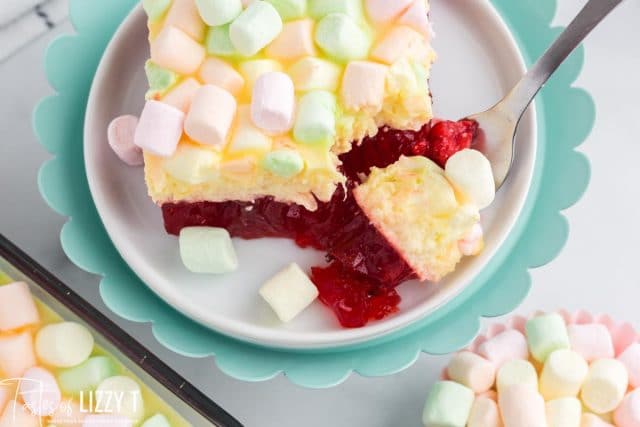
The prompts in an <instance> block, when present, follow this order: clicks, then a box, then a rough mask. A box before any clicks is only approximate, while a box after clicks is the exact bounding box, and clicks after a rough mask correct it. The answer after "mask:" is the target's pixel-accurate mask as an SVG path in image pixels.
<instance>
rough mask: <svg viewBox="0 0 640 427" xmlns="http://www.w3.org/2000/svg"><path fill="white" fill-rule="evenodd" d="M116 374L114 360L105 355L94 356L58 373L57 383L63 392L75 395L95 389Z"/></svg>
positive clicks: (116, 368)
mask: <svg viewBox="0 0 640 427" xmlns="http://www.w3.org/2000/svg"><path fill="white" fill-rule="evenodd" d="M117 374H118V367H117V366H116V364H115V362H114V361H113V360H112V359H111V358H110V357H106V356H95V357H91V358H89V359H88V360H87V361H86V362H84V363H82V364H80V365H78V366H75V367H73V368H69V369H65V370H63V371H62V372H60V373H59V374H58V385H59V386H60V390H62V392H63V393H64V394H71V395H76V394H79V393H80V392H87V391H93V390H95V389H96V388H97V387H98V385H99V384H100V383H101V382H102V381H104V380H105V379H107V378H110V377H113V376H115V375H117Z"/></svg>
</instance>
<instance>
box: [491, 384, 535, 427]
mask: <svg viewBox="0 0 640 427" xmlns="http://www.w3.org/2000/svg"><path fill="white" fill-rule="evenodd" d="M498 403H499V405H500V412H501V414H502V421H503V423H504V427H547V420H546V417H545V403H544V399H543V398H542V396H541V395H540V393H538V391H537V390H536V389H534V388H532V387H531V386H529V385H525V384H515V385H512V386H511V387H509V388H507V389H506V390H504V391H503V392H502V393H501V394H500V395H499V400H498Z"/></svg>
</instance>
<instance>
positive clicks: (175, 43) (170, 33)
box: [151, 26, 205, 74]
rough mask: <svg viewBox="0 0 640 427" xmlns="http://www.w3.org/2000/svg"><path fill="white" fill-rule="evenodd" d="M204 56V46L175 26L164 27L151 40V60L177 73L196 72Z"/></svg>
mask: <svg viewBox="0 0 640 427" xmlns="http://www.w3.org/2000/svg"><path fill="white" fill-rule="evenodd" d="M204 57H205V50H204V47H203V46H202V45H201V44H200V43H198V42H196V41H195V40H193V39H192V38H191V37H189V36H188V35H187V34H186V33H184V32H183V31H182V30H179V29H178V28H175V27H171V26H167V27H164V29H163V30H162V31H160V34H158V36H157V37H156V38H155V39H154V40H153V41H152V42H151V60H152V61H153V62H155V63H156V64H158V65H159V66H161V67H164V68H168V69H169V70H172V71H175V72H176V73H180V74H193V73H195V72H196V71H198V68H200V65H201V64H202V61H203V60H204Z"/></svg>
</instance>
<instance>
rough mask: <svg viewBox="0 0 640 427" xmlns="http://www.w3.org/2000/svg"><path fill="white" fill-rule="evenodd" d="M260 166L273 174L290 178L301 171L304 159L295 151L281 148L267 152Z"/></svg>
mask: <svg viewBox="0 0 640 427" xmlns="http://www.w3.org/2000/svg"><path fill="white" fill-rule="evenodd" d="M262 167H264V168H265V169H266V170H268V171H269V172H271V173H273V174H274V175H278V176H280V177H282V178H291V177H294V176H296V175H298V174H299V173H300V172H302V170H303V169H304V160H303V159H302V156H300V154H299V153H297V152H296V151H294V150H289V149H286V148H283V149H280V150H274V151H272V152H270V153H269V154H267V155H266V156H265V158H264V160H263V161H262Z"/></svg>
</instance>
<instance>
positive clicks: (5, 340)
mask: <svg viewBox="0 0 640 427" xmlns="http://www.w3.org/2000/svg"><path fill="white" fill-rule="evenodd" d="M36 363H37V362H36V356H35V352H34V350H33V337H32V336H31V333H29V332H23V333H21V334H18V335H8V336H2V337H0V377H4V378H9V379H11V378H19V377H20V376H22V374H24V372H25V371H26V370H27V369H29V368H31V367H33V366H35V365H36ZM2 374H4V375H2Z"/></svg>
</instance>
